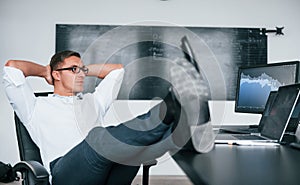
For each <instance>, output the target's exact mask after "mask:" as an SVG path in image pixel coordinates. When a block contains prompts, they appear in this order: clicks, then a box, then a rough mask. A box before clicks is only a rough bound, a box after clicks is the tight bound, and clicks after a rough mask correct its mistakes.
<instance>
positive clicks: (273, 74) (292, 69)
mask: <svg viewBox="0 0 300 185" xmlns="http://www.w3.org/2000/svg"><path fill="white" fill-rule="evenodd" d="M298 70H299V61H290V62H278V63H273V64H267V65H260V66H251V67H240V68H239V71H238V77H237V89H236V98H235V112H244V113H260V114H262V113H263V111H264V109H265V105H266V101H267V99H268V96H269V94H270V91H277V90H278V88H279V87H280V86H283V85H290V84H294V83H297V82H298Z"/></svg>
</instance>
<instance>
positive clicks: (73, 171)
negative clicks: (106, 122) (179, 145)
mask: <svg viewBox="0 0 300 185" xmlns="http://www.w3.org/2000/svg"><path fill="white" fill-rule="evenodd" d="M158 113H159V106H156V107H155V108H153V109H152V110H151V111H150V112H149V113H148V114H146V115H143V116H140V117H138V118H135V119H133V120H130V121H128V122H126V123H123V124H120V125H118V126H111V127H106V128H103V127H96V128H94V129H92V130H91V131H90V132H89V134H88V136H87V137H86V139H85V140H84V141H83V142H81V143H80V144H79V145H77V146H76V147H74V148H73V149H72V150H71V151H69V152H68V153H67V154H66V155H65V156H62V157H61V158H59V159H57V160H55V161H53V162H51V164H50V168H51V175H52V184H53V185H62V184H63V185H100V184H114V185H115V184H118V185H122V184H124V185H125V184H131V182H132V180H133V178H134V177H135V175H136V173H137V171H138V169H139V166H140V164H141V163H143V162H146V161H148V160H152V159H155V158H157V157H160V156H161V155H163V154H164V153H166V152H167V151H168V150H170V149H173V148H174V147H175V146H174V145H173V143H172V140H171V139H170V133H171V127H170V126H169V125H165V124H164V123H162V122H161V120H160V119H159V116H158Z"/></svg>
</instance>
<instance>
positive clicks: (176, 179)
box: [0, 175, 192, 185]
mask: <svg viewBox="0 0 300 185" xmlns="http://www.w3.org/2000/svg"><path fill="white" fill-rule="evenodd" d="M5 184H6V185H21V182H12V183H1V182H0V185H5ZM141 184H142V177H141V175H137V176H136V178H135V179H134V180H133V182H132V185H141ZM149 185H192V183H191V181H190V180H189V179H188V178H187V177H186V176H183V175H152V176H150V180H149Z"/></svg>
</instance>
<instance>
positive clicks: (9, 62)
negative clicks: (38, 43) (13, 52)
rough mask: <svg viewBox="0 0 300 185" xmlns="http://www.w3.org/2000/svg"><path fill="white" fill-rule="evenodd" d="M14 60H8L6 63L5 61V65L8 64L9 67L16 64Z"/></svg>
mask: <svg viewBox="0 0 300 185" xmlns="http://www.w3.org/2000/svg"><path fill="white" fill-rule="evenodd" d="M15 64H16V61H15V60H8V61H7V62H6V63H5V66H10V67H15V66H16V65H15Z"/></svg>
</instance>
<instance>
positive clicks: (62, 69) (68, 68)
mask: <svg viewBox="0 0 300 185" xmlns="http://www.w3.org/2000/svg"><path fill="white" fill-rule="evenodd" d="M77 69H78V71H77ZM64 70H70V71H72V72H73V73H75V74H78V73H80V71H82V72H83V73H84V74H88V72H89V68H87V67H86V66H82V67H79V66H72V67H66V68H60V69H56V70H55V71H64Z"/></svg>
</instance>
